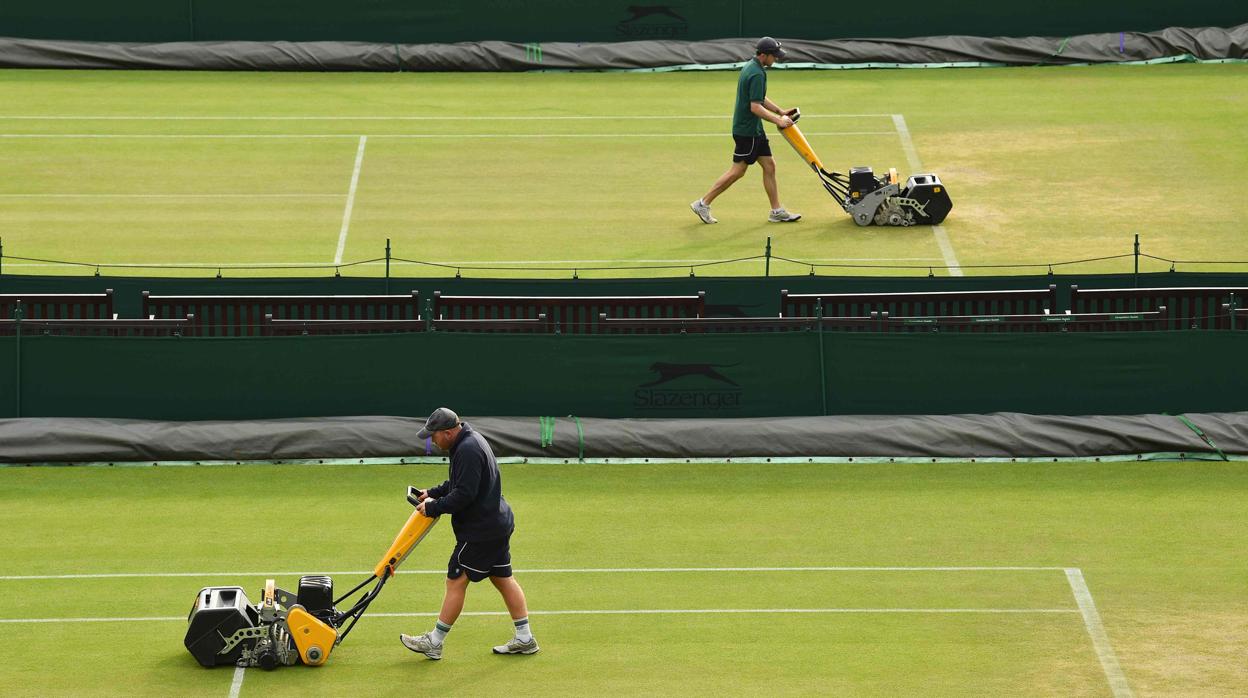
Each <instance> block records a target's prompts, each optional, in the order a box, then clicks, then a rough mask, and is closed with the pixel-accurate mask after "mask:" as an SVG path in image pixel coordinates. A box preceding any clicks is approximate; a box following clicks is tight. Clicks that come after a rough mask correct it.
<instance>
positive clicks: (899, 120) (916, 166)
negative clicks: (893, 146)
mask: <svg viewBox="0 0 1248 698" xmlns="http://www.w3.org/2000/svg"><path fill="white" fill-rule="evenodd" d="M893 126H894V127H895V128H896V129H897V134H898V135H900V136H901V147H902V149H903V150H905V151H906V159H907V160H909V161H910V169H911V170H912V172H911V174H920V173H921V172H923V163H921V162H919V153H918V151H916V150H915V149H914V141H913V140H912V139H911V138H910V129H909V128H907V127H906V117H904V116H902V115H901V114H893ZM932 234H933V235H935V236H936V246H937V247H939V248H940V253H941V255H943V256H944V258H945V266H947V267H949V275H950V276H962V268H961V266H960V265H959V264H958V258H957V255H955V254H954V253H953V243H951V242H949V236H948V235H947V234H946V233H945V229H944V228H943V227H941V226H939V225H934V226H932Z"/></svg>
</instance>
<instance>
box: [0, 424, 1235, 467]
mask: <svg viewBox="0 0 1248 698" xmlns="http://www.w3.org/2000/svg"><path fill="white" fill-rule="evenodd" d="M465 419H466V421H468V422H469V423H470V424H472V425H473V426H474V428H476V429H478V430H479V431H480V432H481V433H482V434H484V435H485V437H486V438H487V439H488V440H489V441H490V443H491V445H492V446H493V448H494V450H495V452H496V454H497V455H498V456H499V457H503V458H510V457H516V458H562V459H569V460H579V459H585V460H603V459H612V460H615V459H646V458H649V459H731V460H749V459H760V460H761V459H768V458H824V459H826V458H845V459H848V458H864V459H889V458H896V459H907V460H912V459H926V458H940V459H964V460H965V459H981V458H984V459H1009V458H1018V459H1024V458H1026V459H1035V458H1062V459H1085V458H1086V459H1092V458H1098V457H1115V456H1142V455H1149V454H1180V455H1176V456H1175V457H1199V458H1209V459H1222V458H1229V457H1235V456H1238V457H1242V456H1245V455H1248V412H1230V413H1206V414H1188V415H1175V416H1171V415H1135V416H1055V415H1027V414H1019V413H1008V412H1001V413H994V414H981V415H975V414H968V415H930V416H921V415H920V416H869V415H868V416H834V417H781V418H757V419H594V418H584V419H580V418H576V417H559V418H553V417H480V418H469V417H465ZM421 425H422V420H419V419H414V418H409V417H388V416H377V417H368V416H362V417H333V418H317V419H311V418H308V419H282V420H257V421H202V422H161V421H143V420H118V419H87V418H27V419H5V420H0V463H6V464H31V463H149V464H150V463H160V462H210V461H211V462H221V461H224V462H257V461H265V462H269V461H283V462H288V461H307V460H311V461H315V460H318V459H320V460H334V461H341V460H355V459H359V460H364V459H369V460H371V461H376V460H379V459H383V460H384V459H393V460H395V461H396V462H397V461H398V460H399V459H401V458H402V459H411V458H417V459H419V458H422V457H435V458H436V457H439V456H442V455H444V454H442V453H441V452H439V451H438V450H437V449H436V447H434V446H433V445H432V444H431V443H429V442H427V441H424V440H421V439H418V438H416V433H417V431H418V430H419V429H420V426H421Z"/></svg>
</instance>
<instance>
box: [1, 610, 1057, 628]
mask: <svg viewBox="0 0 1248 698" xmlns="http://www.w3.org/2000/svg"><path fill="white" fill-rule="evenodd" d="M756 613H771V614H780V613H790V614H820V613H826V614H835V613H844V614H851V613H861V614H881V613H910V614H937V615H953V614H964V613H970V614H1075V613H1079V610H1078V609H1075V608H613V609H605V608H604V609H570V610H560V611H534V610H530V611H529V615H531V616H650V615H726V614H756ZM460 615H461V616H506V615H509V614H508V612H507V611H465V612H463V613H461V614H460ZM368 616H369V618H436V617H437V616H438V614H437V612H418V613H370V614H368ZM173 621H182V622H183V623H185V622H186V616H139V617H131V618H0V623H4V624H10V625H14V624H22V623H25V624H48V623H169V622H173Z"/></svg>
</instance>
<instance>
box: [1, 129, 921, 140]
mask: <svg viewBox="0 0 1248 698" xmlns="http://www.w3.org/2000/svg"><path fill="white" fill-rule="evenodd" d="M806 135H807V136H895V135H897V133H896V132H895V131H826V132H818V133H807V134H806ZM372 136H373V138H427V139H449V140H461V139H464V138H724V139H727V138H728V135H727V134H725V133H682V132H679V131H674V132H672V133H374V134H372ZM355 137H356V134H354V133H180V134H179V133H0V138H166V139H177V138H182V139H187V138H355Z"/></svg>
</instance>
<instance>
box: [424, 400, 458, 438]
mask: <svg viewBox="0 0 1248 698" xmlns="http://www.w3.org/2000/svg"><path fill="white" fill-rule="evenodd" d="M457 426H459V415H457V414H455V412H454V411H453V410H452V409H451V408H449V407H439V408H438V409H436V410H434V411H433V414H431V415H429V419H426V420H425V426H424V427H422V428H421V430H420V431H419V432H418V433H417V434H416V438H418V439H427V438H429V437H430V435H432V434H433V432H435V431H446V430H447V429H454V428H455V427H457Z"/></svg>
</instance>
